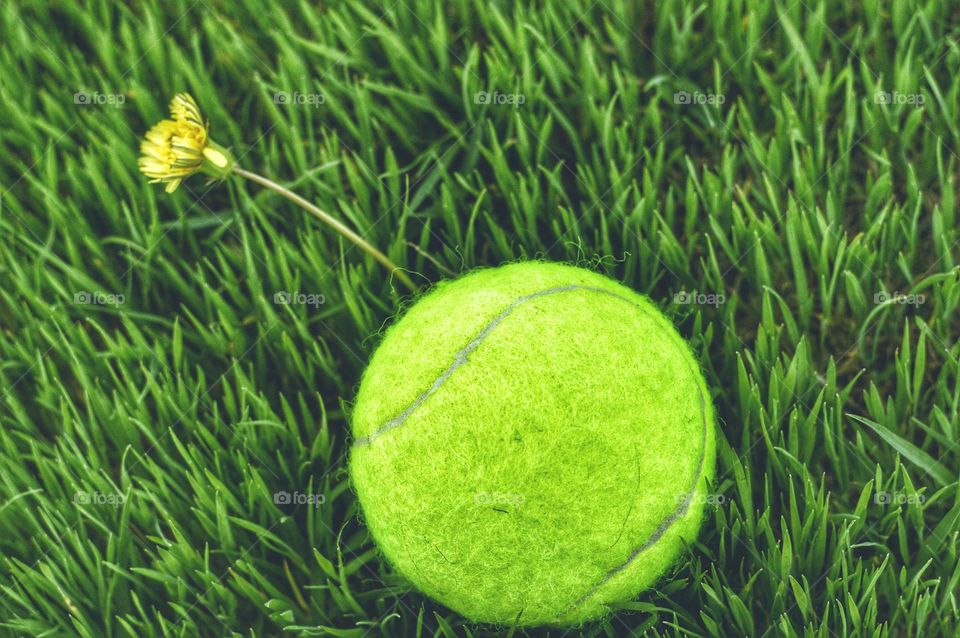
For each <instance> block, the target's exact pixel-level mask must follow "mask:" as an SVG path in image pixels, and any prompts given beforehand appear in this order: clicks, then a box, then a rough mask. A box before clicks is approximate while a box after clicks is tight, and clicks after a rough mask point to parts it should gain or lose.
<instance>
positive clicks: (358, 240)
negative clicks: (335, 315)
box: [233, 166, 417, 292]
mask: <svg viewBox="0 0 960 638" xmlns="http://www.w3.org/2000/svg"><path fill="white" fill-rule="evenodd" d="M233 172H234V173H236V174H237V175H239V176H240V177H244V178H246V179H249V180H250V181H251V182H256V183H257V184H260V185H261V186H264V187H266V188H269V189H270V190H272V191H274V192H276V193H279V194H280V195H283V196H284V197H286V198H287V199H289V200H290V201H291V202H293V203H294V204H296V205H297V206H300V207H301V208H303V209H304V210H305V211H307V212H308V213H310V214H311V215H313V216H314V217H316V218H317V219H319V220H320V221H322V222H324V223H325V224H328V225H329V226H332V227H333V228H334V230H336V231H337V232H338V233H340V234H341V235H343V236H344V237H346V238H347V239H349V240H350V241H352V242H353V243H354V244H356V245H357V246H359V247H360V248H361V249H362V250H363V251H364V252H366V253H367V254H368V255H370V256H371V257H373V258H374V259H376V260H377V261H379V262H380V263H381V264H383V265H384V266H386V268H387V270H389V271H390V272H391V273H395V274H396V275H397V279H399V280H400V281H402V282H403V283H404V285H406V286H407V288H409V289H410V290H411V291H413V292H416V291H417V286H416V284H414V283H413V280H412V279H410V277H408V276H407V273H405V272H403V271H402V270H400V267H399V266H397V265H396V264H395V263H393V262H392V261H390V258H389V257H387V256H386V255H384V254H383V253H382V252H380V251H379V250H377V249H376V248H374V247H373V246H371V245H370V244H369V243H368V242H367V241H366V240H365V239H364V238H363V237H361V236H360V235H358V234H357V233H355V232H354V231H353V230H351V229H350V228H349V227H348V226H347V225H346V224H344V223H343V222H341V221H340V220H338V219H337V218H335V217H333V216H332V215H330V214H329V213H327V212H326V211H324V210H322V209H320V208H318V207H316V206H314V205H313V204H311V203H310V202H308V201H307V200H305V199H304V198H302V197H300V196H299V195H297V194H296V193H294V192H293V191H291V190H289V189H287V188H285V187H283V186H281V185H280V184H278V183H276V182H275V181H273V180H272V179H269V178H266V177H264V176H263V175H258V174H257V173H251V172H250V171H247V170H244V169H242V168H240V167H239V166H234V167H233Z"/></svg>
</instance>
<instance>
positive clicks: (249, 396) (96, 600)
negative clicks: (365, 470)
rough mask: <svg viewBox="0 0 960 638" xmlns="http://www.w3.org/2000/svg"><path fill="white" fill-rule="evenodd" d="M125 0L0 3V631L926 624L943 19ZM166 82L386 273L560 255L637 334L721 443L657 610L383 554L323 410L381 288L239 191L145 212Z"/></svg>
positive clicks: (842, 9) (944, 11) (950, 17)
mask: <svg viewBox="0 0 960 638" xmlns="http://www.w3.org/2000/svg"><path fill="white" fill-rule="evenodd" d="M131 4H132V6H131V7H126V6H124V5H123V4H119V3H118V4H114V3H111V2H106V1H102V2H83V3H74V2H62V3H46V2H36V1H27V0H22V1H21V0H0V39H2V41H3V46H2V48H0V150H2V152H0V196H2V199H0V387H2V390H0V392H2V394H0V396H2V400H0V553H2V555H3V560H2V561H0V634H2V635H5V636H57V637H59V636H83V637H97V638H101V637H108V638H113V637H118V638H119V637H134V636H136V637H150V638H152V637H160V636H170V637H173V636H177V637H179V636H184V637H186V636H204V637H206V636H238V637H239V636H280V635H289V636H298V635H299V636H337V637H341V638H368V637H369V638H373V637H376V636H385V637H386V636H389V637H397V636H402V637H406V636H411V637H412V636H417V637H421V636H423V637H428V636H437V637H443V638H452V637H454V636H463V637H468V636H474V637H480V636H493V635H507V636H523V635H531V636H547V635H549V636H553V637H555V638H561V637H573V636H611V637H613V636H640V635H648V636H707V635H730V636H745V635H747V636H764V637H770V636H810V637H818V638H819V637H823V638H828V637H831V636H833V637H840V636H871V637H873V636H890V637H900V636H954V635H955V633H956V631H957V627H958V626H960V609H958V605H957V593H956V592H957V590H958V587H960V557H958V540H960V539H958V532H960V491H958V474H960V447H958V443H960V346H958V344H957V336H958V333H960V312H958V304H960V268H958V253H960V250H958V243H957V242H958V241H960V231H958V227H957V223H958V219H957V174H958V168H960V158H958V153H960V47H958V45H957V41H958V38H960V26H958V25H960V12H958V9H957V7H956V5H955V4H954V3H950V2H946V1H934V0H926V1H924V0H893V1H884V2H880V1H878V0H862V1H861V2H843V1H841V0H831V1H830V2H824V1H819V2H818V1H816V0H797V1H796V2H794V1H792V0H781V1H780V2H775V1H772V0H712V1H711V2H702V3H695V2H692V1H690V0H663V1H662V2H659V3H657V6H653V3H650V2H643V3H640V2H627V1H623V0H599V1H598V2H588V1H587V0H570V1H565V2H542V1H541V2H535V1H533V2H531V1H528V2H516V3H512V2H482V1H479V0H477V1H472V2H471V1H468V0H451V1H450V2H430V1H427V0H400V1H399V2H393V1H392V0H386V1H385V2H364V1H362V0H335V1H332V2H328V3H308V2H299V3H298V2H275V3H270V4H269V5H267V6H265V5H264V4H262V3H260V2H254V1H253V0H238V1H235V2H226V1H220V0H197V1H193V0H187V1H180V0H170V1H167V2H163V3H144V4H143V5H141V4H140V3H131ZM180 90H188V91H190V92H191V93H193V95H194V96H195V97H196V98H197V101H198V102H199V104H200V106H201V108H202V109H203V110H204V113H205V114H206V116H207V117H209V118H210V120H211V123H212V127H213V135H214V138H215V139H216V140H217V141H218V142H220V143H222V144H225V145H228V146H232V148H233V150H234V152H235V154H236V155H237V156H238V157H240V163H241V165H243V166H244V167H246V168H248V169H250V170H254V171H258V172H261V173H263V174H265V175H267V176H269V177H272V178H275V179H277V180H279V181H281V182H283V183H284V184H286V185H288V186H290V187H292V188H294V190H296V191H297V192H298V193H299V194H301V195H303V196H305V197H307V198H308V199H310V200H311V201H315V202H317V203H318V204H319V205H320V206H322V207H323V208H325V209H326V210H328V211H330V212H331V213H334V214H336V215H338V216H339V217H340V218H342V219H344V220H347V221H348V222H349V223H351V224H352V225H353V226H354V227H356V228H357V229H358V230H359V231H360V232H361V234H363V235H364V236H365V237H366V238H367V239H368V240H369V241H370V242H371V243H373V244H374V245H376V246H378V247H380V248H381V249H383V250H384V251H386V252H388V254H389V255H390V257H391V259H393V260H394V261H396V262H397V263H399V264H401V265H402V266H404V267H405V268H407V269H408V270H409V272H410V273H411V276H413V277H414V279H415V280H416V281H418V283H422V284H423V285H429V284H430V283H432V282H436V281H439V280H440V279H443V278H445V277H449V276H452V273H460V272H465V271H468V270H470V269H473V268H476V267H481V266H488V265H496V264H499V263H502V262H504V261H507V260H517V259H526V258H534V257H541V258H547V259H552V260H562V261H573V262H577V263H581V264H584V265H588V266H590V267H592V268H595V269H596V270H598V271H600V272H604V273H607V274H609V275H611V276H613V277H615V278H617V279H619V280H622V281H624V282H625V283H627V284H628V285H630V286H632V287H633V288H635V289H636V290H638V291H640V292H643V293H645V294H648V295H650V296H651V297H652V298H653V299H654V300H655V302H656V303H658V305H660V306H661V307H662V308H663V309H664V311H665V312H667V313H668V314H669V315H670V316H671V317H672V319H673V320H674V321H675V323H676V324H677V326H678V327H679V329H680V330H681V332H682V333H683V334H684V336H685V337H687V338H688V339H689V340H690V341H691V343H692V344H693V345H694V347H695V349H696V351H697V353H698V354H699V357H700V361H701V363H702V365H703V367H704V370H705V372H706V375H707V379H708V383H709V385H710V387H711V389H712V391H713V394H714V401H715V404H716V406H717V410H718V414H719V416H720V419H721V430H722V431H721V435H722V436H721V440H720V442H719V459H718V480H717V483H716V486H715V492H716V498H715V499H714V500H715V501H716V502H715V504H714V506H713V507H711V509H710V516H709V517H708V520H707V523H706V525H705V527H704V529H703V532H702V533H701V535H700V539H699V542H698V543H697V544H696V545H695V546H694V547H691V548H690V551H689V553H688V555H687V557H686V558H685V559H684V560H683V561H682V562H681V563H679V564H678V565H677V567H676V568H675V569H674V570H673V571H672V572H671V573H670V574H669V575H668V577H667V578H665V579H663V580H662V581H661V582H660V584H659V585H658V586H657V587H656V589H655V590H652V591H649V592H647V593H645V594H643V596H642V597H641V598H640V599H639V600H637V601H636V602H633V603H630V604H626V605H624V606H623V608H621V609H618V610H615V613H614V615H612V616H611V617H610V618H609V619H607V620H605V621H603V622H598V623H593V624H589V625H586V626H584V627H582V628H578V629H574V630H571V631H569V632H568V631H562V630H549V631H548V630H535V631H522V630H518V629H511V628H509V627H505V628H496V627H489V626H483V625H480V626H477V625H472V624H470V623H469V622H466V621H465V620H464V619H463V618H460V617H458V616H457V615H456V614H454V613H452V612H450V611H449V610H446V609H444V608H442V607H440V606H438V605H436V604H435V603H433V602H432V601H430V600H428V599H425V598H424V597H422V596H420V595H419V594H417V593H416V591H413V590H412V589H411V588H410V586H409V585H408V584H407V583H405V582H404V580H403V579H402V578H401V577H400V576H399V575H397V574H394V573H392V572H391V571H390V570H389V568H388V567H387V566H386V565H384V564H383V563H382V562H381V561H380V559H379V558H378V555H377V552H376V549H375V547H374V545H373V544H372V541H371V539H370V537H369V535H368V534H367V532H366V529H365V528H364V526H363V524H362V520H361V518H360V517H359V513H358V511H357V504H356V500H355V497H354V494H353V492H352V490H351V487H350V481H349V476H348V474H347V473H346V464H345V458H344V455H345V453H346V451H347V448H348V445H349V435H348V426H347V415H348V414H349V408H350V402H351V401H352V399H353V397H354V393H355V391H356V387H357V383H358V379H359V377H360V374H361V372H362V370H363V368H364V365H365V363H366V361H367V360H368V358H369V356H370V353H371V351H372V349H373V348H374V347H375V345H376V343H377V338H378V337H377V335H378V333H379V332H380V331H381V330H382V328H383V327H384V326H385V325H387V324H388V323H389V322H390V321H391V319H392V317H393V316H394V315H395V314H396V313H397V312H398V311H399V310H400V309H402V308H403V307H404V306H405V305H407V304H409V303H410V302H411V298H410V297H409V296H407V295H405V294H404V290H403V289H402V288H401V287H399V286H398V285H397V282H396V281H395V280H391V278H390V277H389V276H388V273H387V272H386V271H385V270H384V269H383V268H382V267H381V266H380V265H379V264H377V263H376V262H374V261H373V260H372V259H371V258H369V257H366V256H365V255H364V254H363V253H361V252H360V251H359V250H356V249H353V248H352V244H349V243H345V242H343V241H341V240H340V238H339V236H338V235H336V234H334V233H332V232H330V231H329V229H328V228H326V227H323V226H321V225H320V224H318V223H317V222H316V220H314V219H312V218H310V217H309V216H307V215H305V214H304V213H303V212H302V211H300V210H299V209H297V208H295V207H294V206H292V205H291V204H289V203H288V202H286V201H285V200H282V199H280V198H279V197H278V196H277V195H275V194H272V193H269V192H266V191H263V190H262V189H259V188H256V187H254V186H253V185H252V184H248V183H243V182H240V181H238V180H231V181H229V182H227V183H226V184H222V185H210V186H207V185H205V184H204V183H203V181H202V179H201V178H194V179H192V180H190V181H188V182H187V183H186V185H185V187H181V189H180V190H178V191H177V192H176V193H175V194H173V195H166V194H165V193H163V191H162V189H160V188H158V187H156V186H150V185H148V184H147V183H146V180H145V179H144V178H143V177H142V176H141V175H140V174H139V173H138V172H137V168H136V158H137V145H138V137H139V136H140V135H142V134H143V132H144V131H145V130H146V129H147V128H148V127H149V126H150V125H152V124H153V123H154V122H155V121H156V120H158V119H160V118H161V117H163V116H164V115H165V109H166V103H167V101H168V100H169V99H170V97H171V96H172V94H173V93H175V92H176V91H180ZM78 91H86V92H88V93H90V94H92V93H93V92H98V93H99V94H101V95H103V96H116V95H121V96H123V98H122V99H123V104H121V105H113V104H109V103H108V104H76V103H75V101H74V94H75V93H76V92H78ZM296 91H299V92H301V93H302V94H308V95H310V94H317V95H322V96H323V104H319V105H317V106H313V105H307V104H276V103H275V102H274V95H275V93H277V92H288V93H290V94H293V93H294V92H296ZM480 91H487V92H489V93H494V92H499V94H503V95H510V94H517V95H521V96H523V103H522V104H517V105H509V104H497V103H487V104H479V103H477V101H476V100H475V96H476V94H477V93H478V92H480ZM680 91H686V92H688V93H690V94H691V95H693V96H694V97H693V98H691V102H696V103H691V104H683V103H677V100H675V94H676V93H677V92H680ZM878 92H886V93H889V94H890V96H891V99H890V100H889V102H890V103H882V102H883V101H884V100H878V98H877V95H878ZM701 96H702V99H701ZM716 96H722V102H723V103H722V104H718V103H717V102H719V101H720V100H721V98H717V97H716ZM98 99H99V98H98ZM104 99H105V100H107V101H108V102H110V101H113V102H117V101H120V99H121V98H106V97H105V98H104ZM492 101H493V100H491V101H490V102H492ZM920 101H922V104H918V102H920ZM700 102H706V103H700ZM282 291H287V292H295V293H300V294H302V295H316V297H313V298H312V299H313V300H314V301H316V303H315V304H313V305H305V304H300V305H281V304H276V303H274V296H275V295H276V294H277V293H278V292H282ZM694 291H696V292H697V293H698V295H699V296H697V297H696V300H697V301H703V302H711V301H712V302H714V303H678V300H679V301H683V300H685V299H686V298H685V297H682V296H681V297H677V295H679V294H681V293H683V292H688V293H692V292H694ZM892 293H900V294H901V295H906V297H893V298H890V297H889V295H890V294H892ZM84 294H86V295H87V297H84ZM711 295H712V297H711ZM909 295H913V297H910V296H909ZM321 296H322V299H321ZM90 298H94V300H95V301H97V302H99V303H93V304H91V303H82V302H83V301H85V300H88V299H90ZM320 301H322V302H323V303H320ZM721 301H722V303H720V302H721ZM279 491H287V492H291V493H292V492H294V491H298V492H300V493H303V494H322V495H323V501H324V502H323V503H322V504H321V505H319V506H318V507H308V506H295V505H282V504H280V505H278V504H276V503H275V502H274V494H275V493H276V492H279ZM85 501H87V502H85Z"/></svg>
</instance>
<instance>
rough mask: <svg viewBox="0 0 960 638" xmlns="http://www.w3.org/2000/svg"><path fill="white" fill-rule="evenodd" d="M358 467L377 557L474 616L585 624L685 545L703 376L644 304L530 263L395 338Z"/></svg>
mask: <svg viewBox="0 0 960 638" xmlns="http://www.w3.org/2000/svg"><path fill="white" fill-rule="evenodd" d="M352 428H353V434H354V437H355V440H354V443H353V447H352V450H351V459H350V470H351V473H352V477H353V483H354V486H355V489H356V492H357V495H358V497H359V500H360V506H361V510H362V513H363V517H364V520H365V522H366V524H367V526H368V527H369V529H370V532H371V533H372V535H373V538H374V540H375V541H376V543H377V545H378V547H379V548H380V550H381V551H382V552H383V555H384V557H385V558H386V559H387V561H389V563H390V564H391V565H393V566H394V567H395V568H396V569H397V570H398V571H399V572H400V573H402V574H403V575H404V576H406V578H408V579H409V580H410V581H411V582H412V583H413V584H414V585H415V586H416V587H418V588H419V589H420V590H421V591H423V592H424V593H426V594H428V595H429V596H431V597H433V598H435V599H436V600H438V601H440V602H442V603H443V604H445V605H447V606H448V607H450V608H451V609H453V610H455V611H457V612H459V613H460V614H462V615H463V616H465V617H466V618H468V619H471V620H474V621H482V622H494V623H507V624H513V623H517V624H520V625H543V624H554V625H562V624H574V623H578V622H582V621H584V620H588V619H593V618H597V617H599V616H601V615H603V614H604V613H605V611H606V610H607V605H609V604H611V603H620V602H625V601H629V600H632V599H634V598H635V597H636V596H637V594H639V593H640V592H641V591H642V590H644V589H645V588H647V587H649V586H650V585H652V584H653V583H654V582H655V581H656V580H657V579H658V578H659V577H660V576H661V575H662V574H663V573H664V571H665V570H666V569H667V568H668V567H669V566H670V565H671V564H672V563H674V562H675V561H676V560H677V558H678V557H679V556H680V555H681V554H682V553H683V549H684V545H685V544H687V543H690V542H691V541H693V540H694V539H695V537H696V535H697V532H698V529H699V527H700V524H701V520H702V518H703V505H704V503H705V501H706V498H705V496H706V490H707V489H708V483H709V480H710V479H711V478H712V476H713V474H714V463H715V438H714V437H715V432H714V414H713V407H712V405H711V401H710V395H709V393H708V391H707V387H706V384H705V382H704V379H703V375H702V374H701V372H700V370H699V367H698V365H697V362H696V360H695V359H694V357H693V355H692V354H691V352H690V348H689V346H688V345H687V344H686V342H685V341H684V340H683V339H682V338H681V337H680V335H679V334H678V333H677V331H676V330H675V329H674V327H673V326H672V325H671V323H670V321H669V320H668V319H667V318H666V317H664V316H663V314H661V313H660V311H659V310H658V309H657V308H656V306H654V305H653V304H652V303H651V302H650V301H649V300H648V299H647V298H646V297H643V296H641V295H639V294H637V293H636V292H634V291H632V290H630V289H629V288H627V287H625V286H623V285H621V284H619V283H617V282H615V281H613V280H611V279H609V278H607V277H604V276H602V275H598V274H596V273H593V272H590V271H587V270H583V269H580V268H575V267H571V266H565V265H560V264H552V263H543V262H527V263H518V264H512V265H508V266H503V267H500V268H492V269H486V270H480V271H477V272H474V273H472V274H470V275H467V276H465V277H462V278H460V279H457V280H455V281H450V282H446V283H442V284H440V285H439V286H437V288H436V289H435V290H434V291H432V292H431V293H429V294H427V295H426V296H424V297H423V298H422V299H421V300H419V301H418V302H417V303H416V304H414V305H413V306H412V307H411V308H410V309H409V311H408V312H407V313H406V314H405V315H404V316H403V318H401V319H400V320H399V321H398V322H397V323H396V324H395V325H394V326H392V327H391V328H390V329H389V330H388V331H387V333H386V336H385V338H384V339H383V342H382V343H381V344H380V346H379V348H378V349H377V351H376V353H375V354H374V356H373V358H372V360H371V362H370V365H369V367H368V368H367V370H366V372H365V373H364V376H363V380H362V382H361V385H360V390H359V393H358V395H357V399H356V404H355V406H354V410H353V415H352Z"/></svg>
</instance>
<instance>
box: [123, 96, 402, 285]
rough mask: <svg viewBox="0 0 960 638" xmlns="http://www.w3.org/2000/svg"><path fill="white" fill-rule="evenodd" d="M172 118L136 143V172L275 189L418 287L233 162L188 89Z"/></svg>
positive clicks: (330, 220) (169, 186) (345, 230)
mask: <svg viewBox="0 0 960 638" xmlns="http://www.w3.org/2000/svg"><path fill="white" fill-rule="evenodd" d="M170 117H171V118H172V119H169V120H161V121H159V122H157V123H156V124H155V125H154V127H153V128H151V129H150V130H149V131H147V134H146V135H145V136H144V139H143V141H142V142H140V159H139V160H138V162H137V164H138V165H139V167H140V172H141V173H143V174H144V175H146V176H147V177H149V178H150V183H151V184H157V183H165V184H166V191H167V192H168V193H172V192H173V191H175V190H177V187H178V186H180V182H182V181H183V180H185V179H186V178H188V177H190V176H191V175H194V174H196V173H204V174H205V175H209V176H210V177H212V178H213V179H220V180H222V179H226V178H227V176H229V175H236V176H238V177H242V178H244V179H248V180H250V181H252V182H255V183H257V184H260V185H261V186H264V187H266V188H269V189H270V190H272V191H274V192H276V193H279V194H280V195H282V196H283V197H286V198H287V199H289V200H290V201H292V202H293V203H295V204H296V205H297V206H300V207H301V208H303V209H304V210H306V211H307V212H308V213H310V214H311V215H313V216H314V217H316V218H317V219H319V220H320V221H322V222H324V223H325V224H328V225H329V226H331V227H332V228H333V229H334V230H336V231H337V232H338V233H340V234H341V235H343V236H344V237H346V238H347V239H349V240H350V241H352V242H353V243H354V244H356V245H357V246H358V247H359V248H360V249H361V250H363V251H364V252H366V253H367V254H368V255H370V256H371V257H373V258H374V259H375V260H377V261H378V262H380V263H381V264H383V265H384V266H385V267H386V268H387V269H388V270H389V271H390V272H391V273H394V274H396V276H397V279H399V280H400V281H402V282H403V283H404V285H406V286H407V287H408V288H410V290H413V291H416V290H417V286H416V285H415V284H414V283H413V281H412V280H411V279H410V277H408V276H407V274H406V273H405V272H403V271H402V270H401V269H400V267H399V266H397V265H396V264H395V263H393V262H392V261H390V258H389V257H387V256H386V255H384V254H383V253H382V252H380V251H379V250H377V249H376V248H374V247H373V246H372V245H370V243H369V242H367V241H366V240H365V239H364V238H363V237H361V236H360V235H358V234H357V233H356V231H354V230H353V229H351V228H350V227H349V226H347V225H346V224H344V223H343V222H342V221H340V220H339V219H337V218H336V217H334V216H333V215H331V214H329V213H327V212H326V211H324V210H322V209H320V208H319V207H317V206H315V205H313V204H311V203H310V202H308V201H307V200H305V199H304V198H302V197H300V196H299V195H297V194H296V193H294V192H293V191H291V190H290V189H289V188H287V187H285V186H282V185H281V184H278V183H277V182H275V181H273V180H272V179H269V178H267V177H264V176H263V175H258V174H256V173H251V172H250V171H247V170H244V169H242V168H240V167H239V166H237V163H236V160H234V159H233V156H232V155H231V154H230V151H228V150H227V149H226V148H224V147H222V146H220V145H219V144H217V143H216V142H214V141H213V140H211V139H210V124H209V123H208V122H205V121H204V120H203V117H202V116H201V115H200V107H198V106H197V103H196V101H195V100H194V99H193V97H191V96H190V94H189V93H177V94H176V95H175V96H174V97H173V100H171V101H170Z"/></svg>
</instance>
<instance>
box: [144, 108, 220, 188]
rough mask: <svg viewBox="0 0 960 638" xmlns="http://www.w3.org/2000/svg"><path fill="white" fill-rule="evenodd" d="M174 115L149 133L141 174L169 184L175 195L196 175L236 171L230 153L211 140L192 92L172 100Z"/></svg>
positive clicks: (157, 181) (212, 175)
mask: <svg viewBox="0 0 960 638" xmlns="http://www.w3.org/2000/svg"><path fill="white" fill-rule="evenodd" d="M170 116H171V117H172V118H173V119H169V120H161V121H159V122H158V123H157V124H156V125H154V127H153V128H151V129H150V130H149V131H147V134H146V136H145V137H144V139H143V141H142V142H141V143H140V153H141V156H140V160H139V162H138V164H139V166H140V171H141V172H142V173H143V174H144V175H146V176H147V177H149V178H150V183H151V184H155V183H159V182H163V183H166V191H167V192H168V193H172V192H173V191H175V190H176V189H177V187H178V186H179V185H180V182H181V181H183V180H184V179H186V178H187V177H190V176H191V175H193V174H194V173H201V172H202V173H205V174H207V175H210V176H211V177H214V178H219V179H222V178H224V177H226V176H227V175H228V174H229V173H230V171H231V169H232V168H233V164H234V160H233V157H231V155H230V152H229V151H228V150H227V149H225V148H223V147H222V146H220V145H219V144H217V143H216V142H214V141H213V140H211V139H210V135H209V133H210V125H209V124H208V123H207V122H204V121H203V118H202V117H201V115H200V109H199V107H197V103H196V102H195V101H194V99H193V97H191V96H190V95H189V94H188V93H177V94H176V95H175V96H174V98H173V100H171V101H170Z"/></svg>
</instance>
